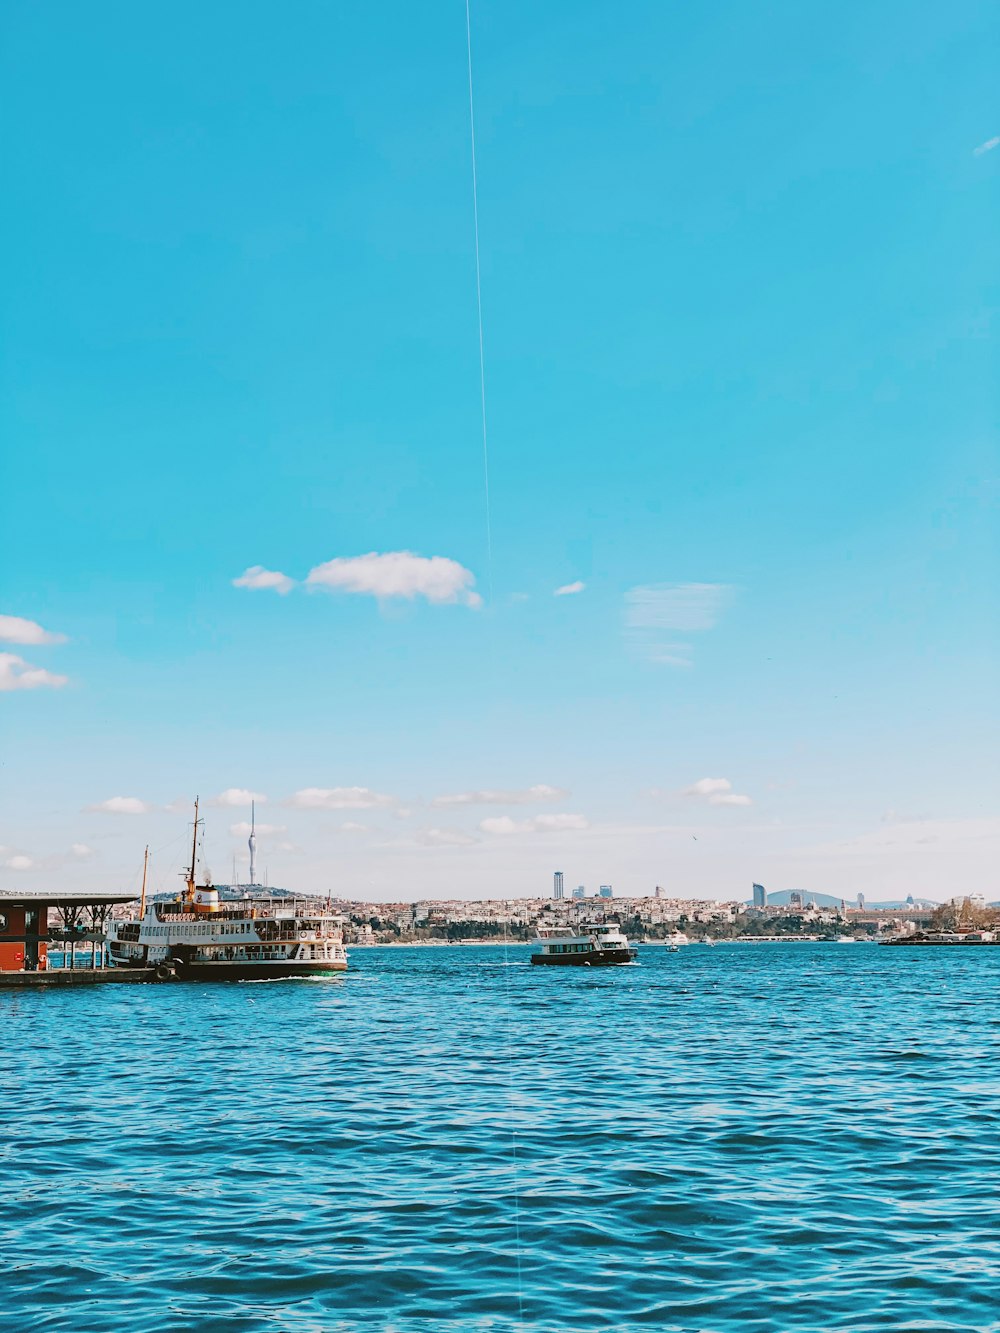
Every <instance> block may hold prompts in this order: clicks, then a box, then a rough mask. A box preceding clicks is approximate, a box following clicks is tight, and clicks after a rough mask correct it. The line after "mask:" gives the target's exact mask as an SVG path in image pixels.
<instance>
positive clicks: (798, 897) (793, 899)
mask: <svg viewBox="0 0 1000 1333" xmlns="http://www.w3.org/2000/svg"><path fill="white" fill-rule="evenodd" d="M788 906H789V907H801V906H802V894H801V893H799V892H798V891H797V890H796V889H793V890H792V892H791V893H790V894H789V895H788Z"/></svg>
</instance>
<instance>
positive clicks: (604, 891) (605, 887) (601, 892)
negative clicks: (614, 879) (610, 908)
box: [597, 884, 611, 898]
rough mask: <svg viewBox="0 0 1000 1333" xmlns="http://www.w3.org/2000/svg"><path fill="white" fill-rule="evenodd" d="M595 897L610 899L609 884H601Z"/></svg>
mask: <svg viewBox="0 0 1000 1333" xmlns="http://www.w3.org/2000/svg"><path fill="white" fill-rule="evenodd" d="M597 896H598V897H599V898H610V897H611V885H610V884H602V885H601V887H600V888H599V889H598V890H597Z"/></svg>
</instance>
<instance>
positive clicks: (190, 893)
mask: <svg viewBox="0 0 1000 1333" xmlns="http://www.w3.org/2000/svg"><path fill="white" fill-rule="evenodd" d="M199 822H200V821H199V819H198V797H197V796H196V797H195V798H194V832H193V834H192V835H191V868H190V870H189V871H188V875H187V880H186V881H185V882H186V884H187V894H186V901H187V902H188V903H193V902H194V869H195V860H196V858H197V855H198V824H199Z"/></svg>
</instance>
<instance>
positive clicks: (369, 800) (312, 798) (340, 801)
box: [286, 787, 396, 810]
mask: <svg viewBox="0 0 1000 1333" xmlns="http://www.w3.org/2000/svg"><path fill="white" fill-rule="evenodd" d="M395 799H396V798H395V797H394V796H386V795H385V794H384V793H383V792H378V791H372V790H371V789H370V788H368V787H303V788H302V790H301V791H297V792H296V793H295V794H294V796H290V797H289V798H288V800H287V802H286V804H287V805H292V806H295V807H296V808H297V809H299V810H373V809H375V808H376V806H383V805H392V804H393V802H394V801H395Z"/></svg>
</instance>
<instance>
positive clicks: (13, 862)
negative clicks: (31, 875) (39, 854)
mask: <svg viewBox="0 0 1000 1333" xmlns="http://www.w3.org/2000/svg"><path fill="white" fill-rule="evenodd" d="M34 864H35V863H34V861H33V860H32V859H31V857H30V856H11V857H9V858H8V859H7V860H6V861H5V862H4V865H5V866H6V867H7V869H8V870H31V869H32V868H33V867H34Z"/></svg>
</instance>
